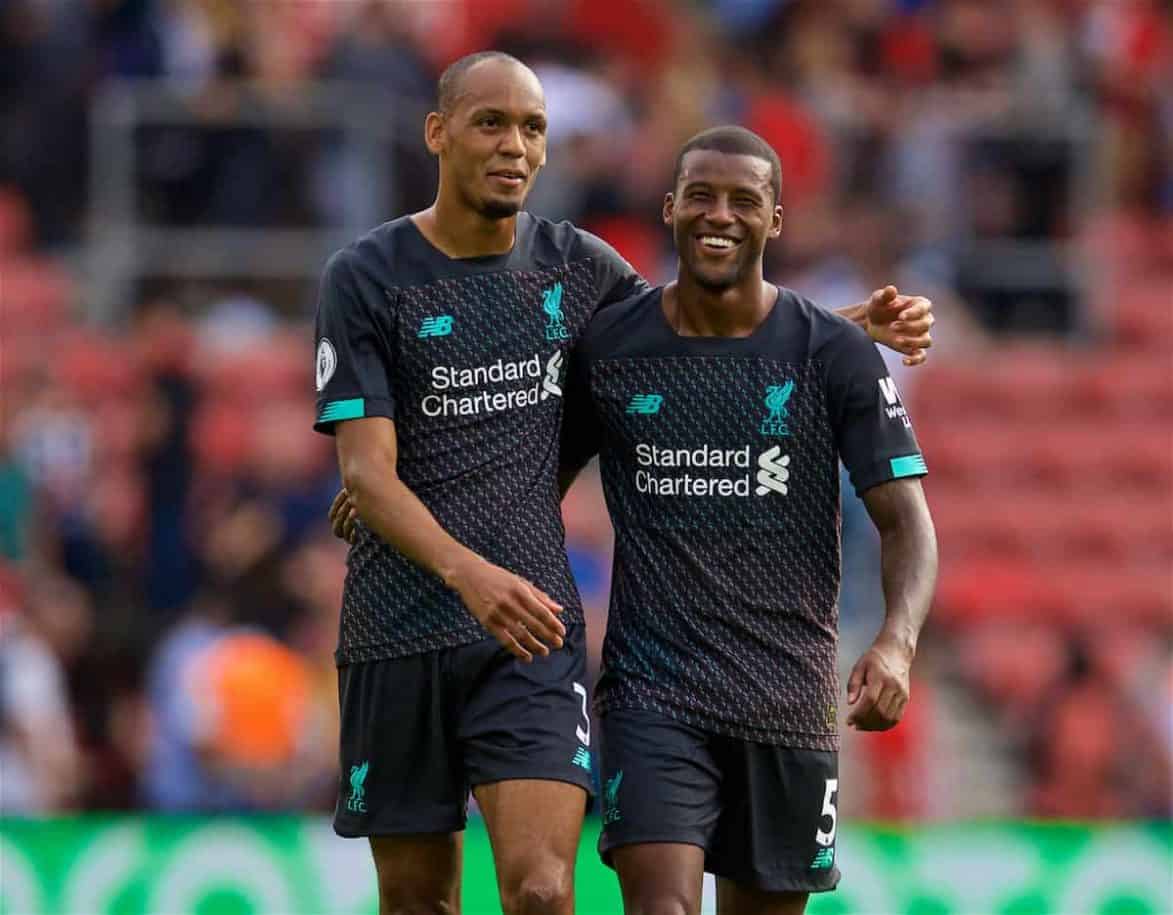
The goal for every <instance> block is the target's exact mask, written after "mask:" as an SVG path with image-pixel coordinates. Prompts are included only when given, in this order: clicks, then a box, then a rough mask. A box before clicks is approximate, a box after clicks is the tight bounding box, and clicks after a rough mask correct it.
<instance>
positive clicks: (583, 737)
mask: <svg viewBox="0 0 1173 915" xmlns="http://www.w3.org/2000/svg"><path fill="white" fill-rule="evenodd" d="M574 691H575V692H576V693H578V695H579V696H581V697H582V721H583V724H585V725H586V730H585V731H584V730H583V729H582V728H581V727H578V726H575V728H574V736H575V737H577V738H578V742H579V743H581V744H582V745H583V746H584V747H589V746H590V745H591V716H590V715H588V714H587V691H586V687H585V686H583V685H582V684H581V683H575V684H574Z"/></svg>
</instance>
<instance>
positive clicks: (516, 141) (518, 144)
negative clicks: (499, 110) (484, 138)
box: [497, 126, 525, 159]
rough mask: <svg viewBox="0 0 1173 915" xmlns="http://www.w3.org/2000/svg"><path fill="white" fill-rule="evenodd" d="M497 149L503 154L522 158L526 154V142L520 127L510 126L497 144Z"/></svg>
mask: <svg viewBox="0 0 1173 915" xmlns="http://www.w3.org/2000/svg"><path fill="white" fill-rule="evenodd" d="M497 151H498V152H499V153H501V154H502V155H503V156H510V157H511V158H514V159H520V158H521V157H522V156H524V155H525V143H524V142H523V141H522V138H521V128H520V127H516V126H514V127H510V128H509V129H508V130H506V131H504V132H503V133H502V134H501V142H500V143H498V144H497Z"/></svg>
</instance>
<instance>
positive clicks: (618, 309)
mask: <svg viewBox="0 0 1173 915" xmlns="http://www.w3.org/2000/svg"><path fill="white" fill-rule="evenodd" d="M662 291H663V287H662V286H655V287H652V288H649V289H645V290H643V291H641V292H638V293H636V294H635V295H631V296H628V297H627V298H625V299H620V300H619V301H618V302H612V303H611V304H609V305H607V306H606V307H605V308H600V309H599V310H598V311H597V312H595V316H594V317H593V318H591V321H590V323H589V324H588V325H587V328H586V332H585V333H584V334H583V339H582V344H581V346H582V349H583V350H584V351H585V352H586V353H587V354H588V355H589V356H592V357H599V356H605V355H607V354H608V353H609V352H610V351H611V349H613V347H614V346H615V344H617V343H622V342H633V341H636V340H638V338H639V336H640V335H641V330H642V329H643V328H644V327H645V326H646V325H647V323H648V321H649V320H650V319H652V318H653V317H654V315H653V312H652V309H654V308H659V307H660V293H661V292H662Z"/></svg>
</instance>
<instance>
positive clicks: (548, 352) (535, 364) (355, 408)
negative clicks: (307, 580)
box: [315, 213, 646, 664]
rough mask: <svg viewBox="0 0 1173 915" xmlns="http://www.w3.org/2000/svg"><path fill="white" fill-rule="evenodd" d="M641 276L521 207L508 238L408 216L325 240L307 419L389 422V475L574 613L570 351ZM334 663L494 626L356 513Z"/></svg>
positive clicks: (469, 637)
mask: <svg viewBox="0 0 1173 915" xmlns="http://www.w3.org/2000/svg"><path fill="white" fill-rule="evenodd" d="M644 288H646V287H645V284H644V283H643V280H641V279H640V278H639V277H638V275H636V274H635V273H634V271H632V269H631V267H630V266H629V265H628V264H627V263H626V262H625V261H624V260H623V259H622V258H621V257H619V255H618V254H616V253H615V251H614V250H613V249H612V248H610V247H609V246H608V245H606V244H605V243H604V242H602V241H600V240H599V239H598V238H596V237H595V236H593V235H590V234H589V233H587V232H583V231H581V230H579V229H577V228H575V227H574V226H572V225H571V224H569V223H565V222H564V223H557V224H555V223H551V222H548V221H546V220H542V219H538V218H536V217H533V216H530V215H529V214H526V213H522V214H520V215H519V217H518V221H517V234H516V240H515V243H514V247H513V250H512V251H511V252H510V253H508V254H504V255H500V256H491V257H478V258H466V259H453V258H449V257H447V256H446V255H444V254H443V253H442V252H440V251H439V250H437V249H436V248H435V247H433V246H432V245H431V243H429V242H428V241H427V239H425V238H424V236H423V235H422V234H421V233H420V231H419V229H418V228H417V227H416V225H415V223H414V222H413V221H412V220H411V219H410V218H409V217H403V218H400V219H396V220H393V221H392V222H389V223H386V224H384V225H382V226H380V227H378V228H377V229H374V230H373V231H372V232H370V233H368V234H367V235H365V236H364V237H363V238H361V239H359V240H358V241H357V242H355V243H354V244H352V245H350V246H349V247H347V248H344V249H343V250H341V251H339V252H338V253H337V254H335V255H334V256H333V257H332V258H331V259H330V261H329V263H328V264H327V266H326V270H325V274H324V276H323V279H322V285H321V291H320V294H319V300H318V310H317V327H316V337H317V361H316V369H317V371H316V375H317V390H318V402H317V421H316V423H315V428H316V429H318V430H319V431H322V432H327V433H329V432H332V431H333V428H334V425H335V424H336V423H338V422H342V421H344V420H348V419H354V418H358V417H368V416H385V417H389V418H391V419H393V420H394V421H395V427H396V434H397V437H398V448H399V457H398V474H399V477H400V479H402V480H403V482H404V483H405V484H406V485H407V486H408V487H410V488H411V490H412V491H413V492H414V493H415V494H416V495H417V496H418V497H419V498H420V499H421V501H423V503H424V504H425V505H426V506H427V507H428V508H429V509H430V510H431V512H432V514H433V515H434V516H435V517H436V519H437V521H439V523H440V524H441V526H443V527H444V528H445V529H446V530H447V531H448V532H449V533H450V534H452V536H453V537H455V538H456V539H457V540H459V541H461V542H462V543H464V544H465V545H466V546H468V547H470V548H471V549H473V550H475V551H476V552H478V553H480V554H481V555H482V556H484V557H485V558H486V559H488V560H489V561H490V562H494V563H496V564H498V565H501V566H503V567H505V568H507V569H509V570H511V571H513V572H515V573H517V574H518V575H521V576H523V577H524V578H526V579H528V580H530V581H532V582H533V583H534V584H536V585H537V586H538V587H539V588H541V589H543V590H544V591H545V592H546V593H547V594H549V595H550V596H551V597H553V598H554V599H555V600H556V601H558V602H559V603H560V604H562V605H563V607H564V608H565V613H564V615H563V619H564V621H565V622H567V623H570V622H574V621H577V620H581V618H582V608H581V603H580V600H579V597H578V593H577V591H576V589H575V586H574V581H573V579H572V578H571V574H570V569H569V565H568V563H567V559H566V551H565V548H564V545H563V539H564V531H563V528H562V516H561V513H560V510H559V502H558V487H557V472H558V438H559V428H560V423H561V420H562V386H563V383H564V378H565V360H566V357H567V355H568V353H569V351H570V349H571V347H572V346H573V345H574V343H575V342H576V340H577V339H578V338H579V336H580V335H581V333H582V331H583V329H584V328H585V327H586V325H587V322H588V320H589V319H590V317H591V315H592V314H593V313H594V311H595V309H596V307H597V306H599V305H600V304H603V303H606V302H611V301H616V300H618V299H621V298H624V297H626V296H630V295H632V294H633V293H634V292H636V291H637V290H640V289H644ZM347 564H348V570H347V575H346V584H345V588H344V592H343V605H342V622H341V632H340V636H339V644H338V651H337V654H336V659H337V661H338V663H339V664H346V663H350V662H354V661H368V660H377V659H382V658H393V657H400V656H403V655H408V654H415V653H418V652H422V651H428V650H431V649H435V648H443V647H448V646H454V645H461V644H467V643H469V642H474V641H477V640H478V639H482V638H486V637H487V636H488V633H487V632H486V630H485V629H484V628H483V627H482V626H481V625H480V623H478V622H477V621H476V619H475V618H474V617H473V616H472V614H470V613H469V612H468V610H467V609H466V608H465V607H464V605H463V604H462V603H461V602H460V600H459V598H458V596H457V595H456V593H455V592H454V591H452V590H450V589H448V588H447V587H445V586H444V585H443V584H442V583H441V582H440V580H439V579H438V578H436V577H435V576H433V575H431V574H430V573H428V572H426V571H424V570H423V569H422V568H420V567H419V566H417V565H415V564H414V563H412V562H411V561H409V560H408V559H407V558H405V557H404V556H402V555H401V554H399V553H397V552H396V551H395V550H394V549H392V548H391V547H390V546H388V545H387V544H386V543H384V542H382V541H381V540H379V539H378V538H377V537H376V536H374V535H373V534H372V533H371V532H369V531H367V530H365V529H360V531H359V537H358V541H357V542H356V543H355V545H354V546H353V547H352V548H351V550H350V555H349V559H348V563H347Z"/></svg>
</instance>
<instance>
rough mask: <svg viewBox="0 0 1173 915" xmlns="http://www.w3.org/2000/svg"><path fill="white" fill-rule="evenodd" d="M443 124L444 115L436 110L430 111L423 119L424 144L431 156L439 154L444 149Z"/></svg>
mask: <svg viewBox="0 0 1173 915" xmlns="http://www.w3.org/2000/svg"><path fill="white" fill-rule="evenodd" d="M445 139H446V135H445V124H444V115H442V114H440V112H438V111H431V112H429V113H428V116H427V117H426V118H425V119H424V144H425V145H426V146H427V147H428V152H430V153H431V154H432V155H433V156H438V155H440V152H441V151H442V150H443V149H444V140H445Z"/></svg>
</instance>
